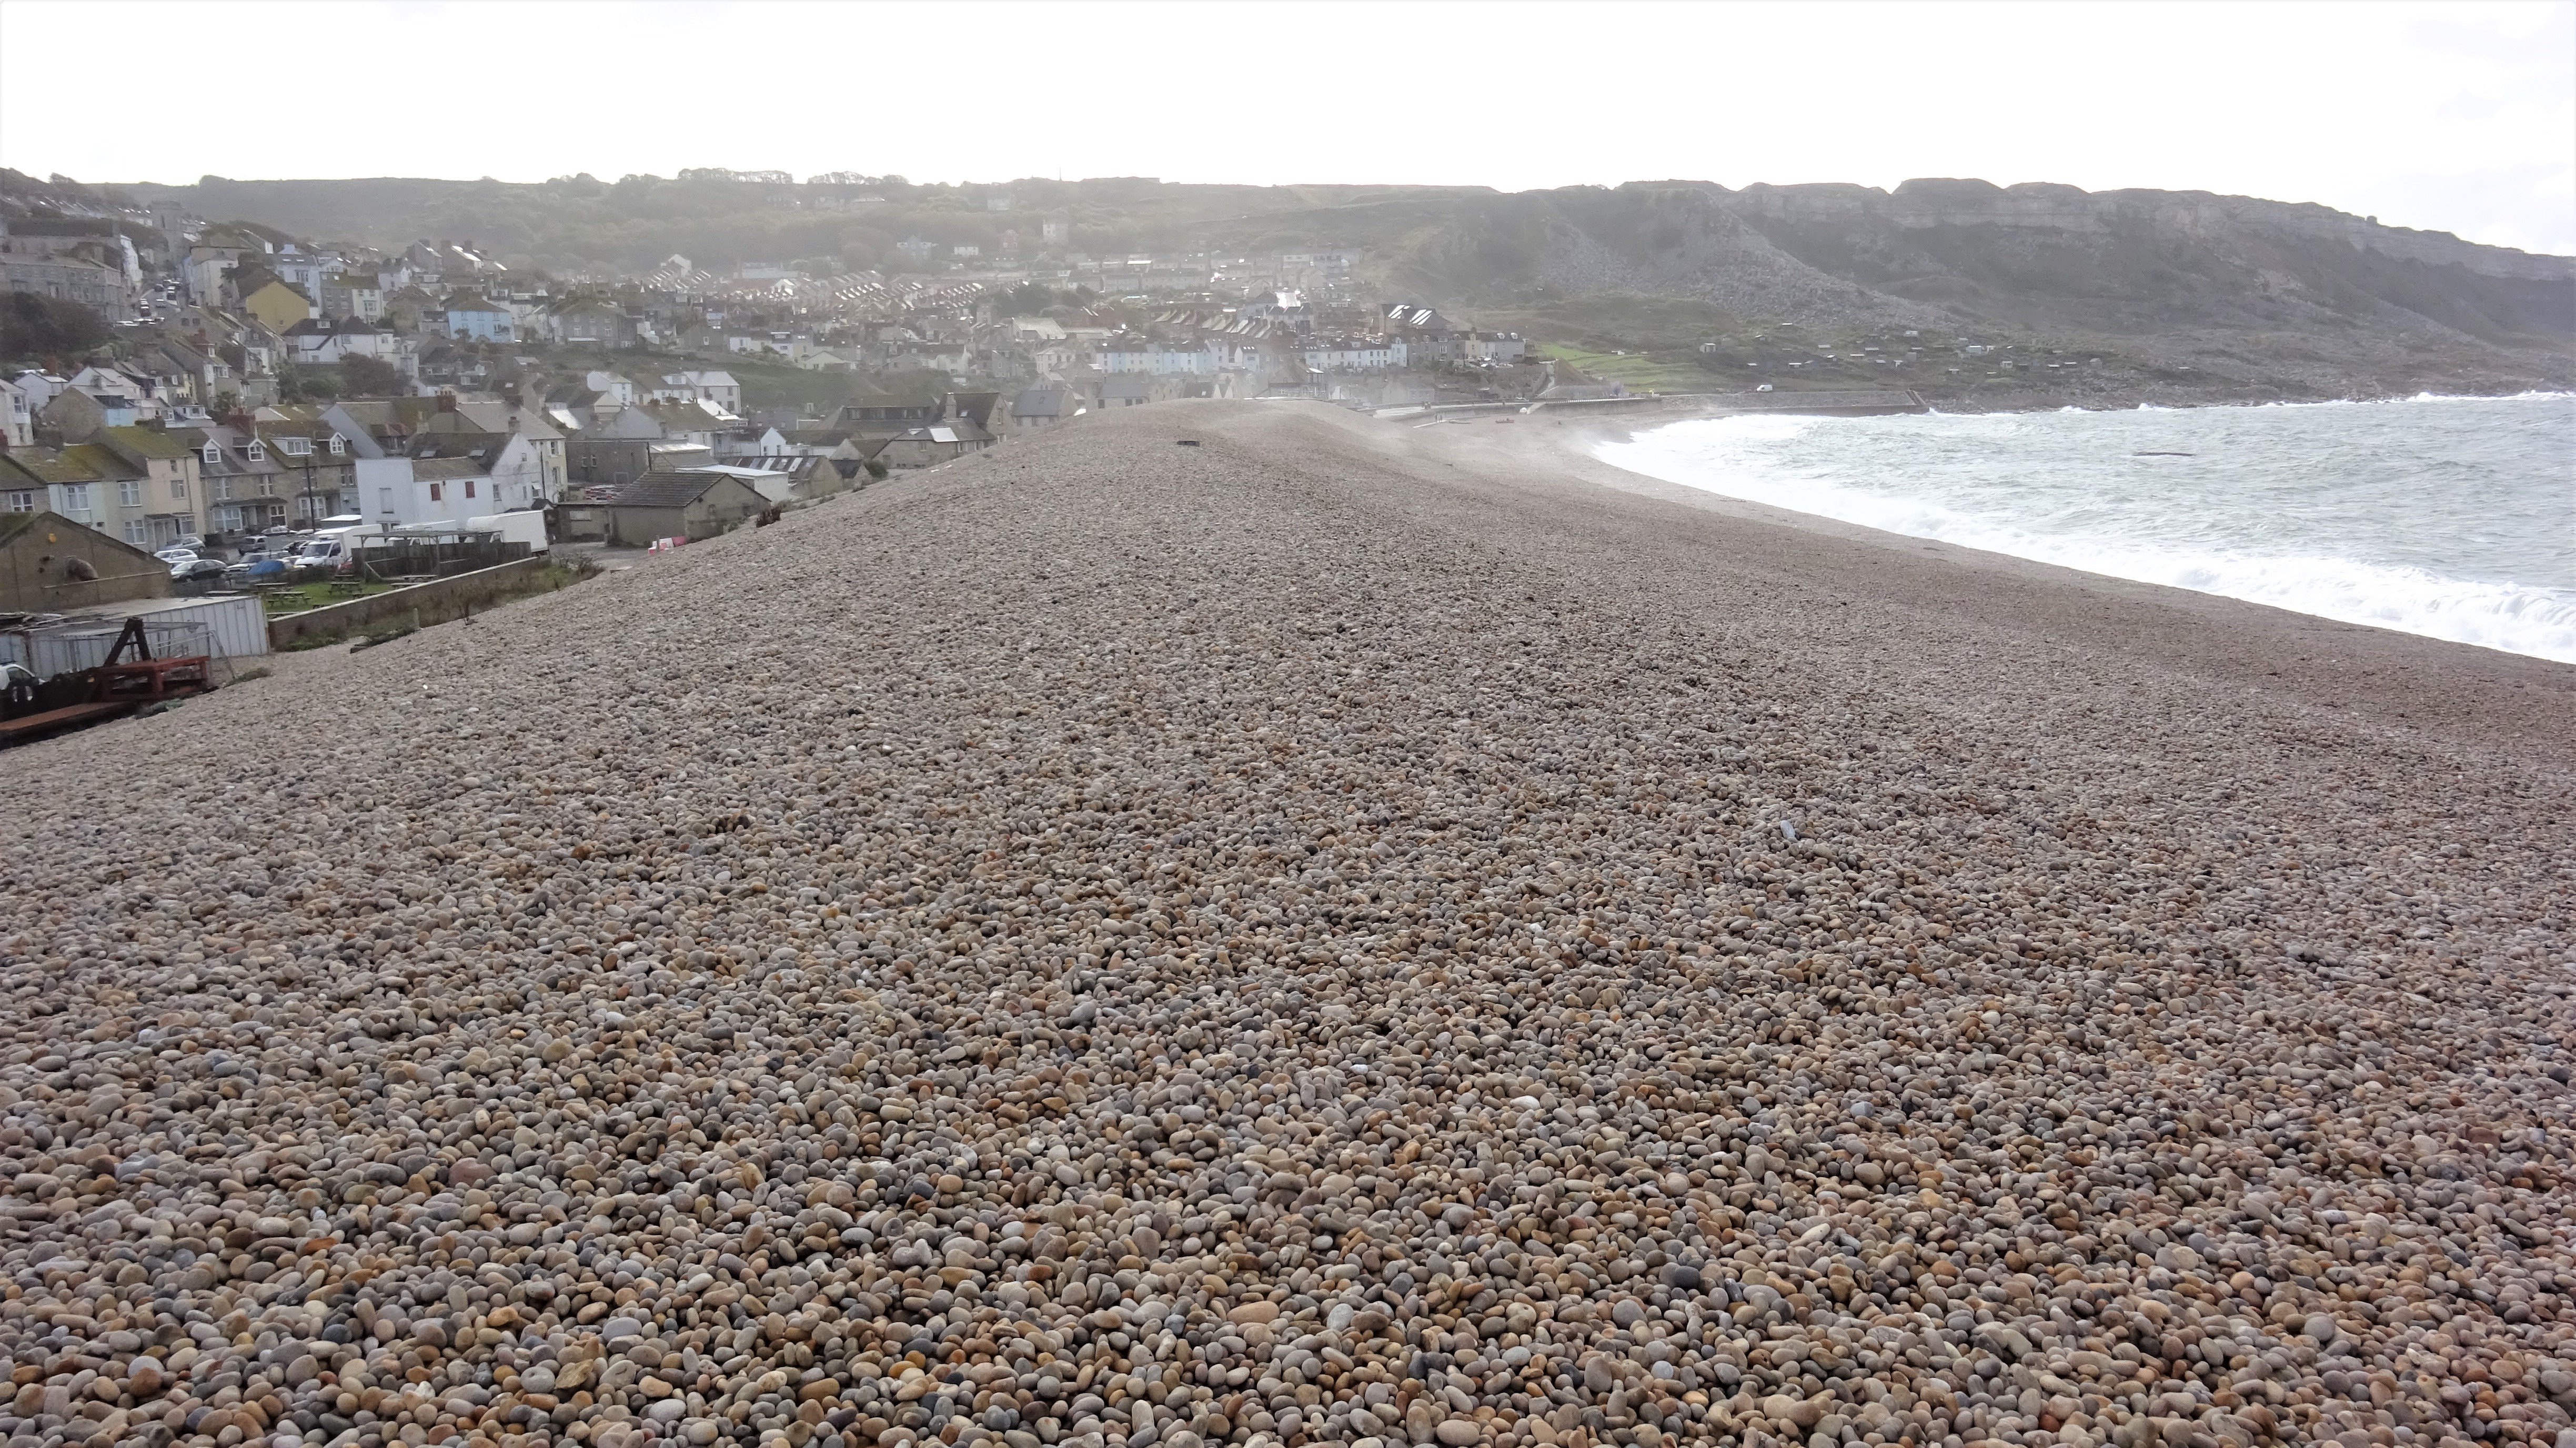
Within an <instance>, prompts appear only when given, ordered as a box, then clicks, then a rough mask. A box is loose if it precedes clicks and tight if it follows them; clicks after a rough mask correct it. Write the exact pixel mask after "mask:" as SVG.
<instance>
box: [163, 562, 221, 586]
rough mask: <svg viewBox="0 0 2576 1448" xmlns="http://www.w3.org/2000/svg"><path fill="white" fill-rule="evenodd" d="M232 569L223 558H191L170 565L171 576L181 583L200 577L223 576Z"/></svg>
mask: <svg viewBox="0 0 2576 1448" xmlns="http://www.w3.org/2000/svg"><path fill="white" fill-rule="evenodd" d="M229 571H231V570H230V569H229V568H227V567H226V565H225V564H224V562H223V561H222V560H221V559H216V558H190V559H186V560H184V561H182V562H178V563H174V564H172V565H170V576H171V578H173V579H175V580H177V581H178V582H181V583H188V582H193V581H194V580H196V579H200V578H221V577H223V576H224V574H226V573H227V572H229Z"/></svg>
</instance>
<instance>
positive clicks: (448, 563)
mask: <svg viewBox="0 0 2576 1448" xmlns="http://www.w3.org/2000/svg"><path fill="white" fill-rule="evenodd" d="M528 553H529V545H528V544H525V543H503V542H500V541H499V540H497V539H494V540H486V541H480V542H458V543H421V542H414V541H411V540H403V541H400V542H396V543H394V544H392V545H390V546H387V547H381V548H379V547H373V546H369V547H364V548H360V549H359V550H358V551H357V554H356V559H357V571H358V576H359V577H360V578H363V579H365V580H367V581H368V582H370V583H398V582H401V581H402V580H404V579H407V578H452V577H455V576H457V575H459V574H465V573H474V572H478V571H480V570H482V569H486V568H498V567H500V566H501V565H503V564H505V563H516V562H518V561H519V560H520V559H522V558H525V557H527V556H528Z"/></svg>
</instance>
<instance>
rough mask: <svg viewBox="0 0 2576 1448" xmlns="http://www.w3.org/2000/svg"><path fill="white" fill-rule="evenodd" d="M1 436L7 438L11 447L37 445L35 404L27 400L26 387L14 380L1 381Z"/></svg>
mask: <svg viewBox="0 0 2576 1448" xmlns="http://www.w3.org/2000/svg"><path fill="white" fill-rule="evenodd" d="M0 438H6V439H7V440H8V443H9V446H11V447H32V446H34V445H35V441H36V408H35V404H33V403H31V402H29V401H28V400H27V393H26V391H25V389H23V388H21V387H19V386H18V384H16V383H14V382H0Z"/></svg>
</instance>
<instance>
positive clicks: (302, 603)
mask: <svg viewBox="0 0 2576 1448" xmlns="http://www.w3.org/2000/svg"><path fill="white" fill-rule="evenodd" d="M393 588H394V585H393V584H390V583H366V582H359V583H340V584H332V583H319V582H317V583H299V584H296V585H295V586H294V587H292V588H276V589H270V590H267V591H265V592H263V593H261V594H260V600H259V601H260V607H262V608H265V609H267V610H268V611H269V612H270V613H272V614H280V613H302V612H304V611H305V610H306V609H309V608H321V607H324V606H325V605H328V604H334V603H347V602H348V601H349V600H350V599H353V598H365V597H366V596H367V595H369V594H371V593H390V592H392V591H393Z"/></svg>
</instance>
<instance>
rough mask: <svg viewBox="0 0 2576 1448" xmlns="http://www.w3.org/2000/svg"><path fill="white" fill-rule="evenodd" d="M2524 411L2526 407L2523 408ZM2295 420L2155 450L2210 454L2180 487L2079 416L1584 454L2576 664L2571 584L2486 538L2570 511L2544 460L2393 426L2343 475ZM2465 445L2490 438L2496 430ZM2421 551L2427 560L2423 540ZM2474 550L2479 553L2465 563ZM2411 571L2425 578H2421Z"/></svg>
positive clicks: (1756, 433) (1860, 426)
mask: <svg viewBox="0 0 2576 1448" xmlns="http://www.w3.org/2000/svg"><path fill="white" fill-rule="evenodd" d="M2547 396H2564V395H2563V394H2557V395H2547ZM2476 400H2492V399H2476ZM2533 400H2541V399H2534V398H2526V399H2522V402H2523V403H2524V405H2525V406H2526V407H2527V406H2528V404H2529V403H2530V402H2531V401H2533ZM2317 405H2318V404H2299V406H2302V407H2315V406H2317ZM2389 405H2390V406H2394V407H2399V408H2402V407H2404V406H2405V405H2406V404H2403V403H2394V404H2389ZM2446 411H2447V409H2446ZM2124 415H2127V414H2105V415H2103V417H2104V418H2105V419H2107V418H2111V417H2118V416H2124ZM2238 415H2239V416H2240V417H2241V416H2243V415H2244V414H2243V412H2242V411H2239V412H2238ZM2275 415H2277V414H2275ZM2307 415H2308V416H2311V417H2315V418H2317V421H2316V422H2315V423H2309V424H2298V425H2297V426H2296V427H2295V428H2294V429H2293V432H2292V433H2291V434H2285V435H2282V436H2280V437H2278V438H2262V437H2257V436H2254V435H2252V434H2247V433H2245V432H2244V430H2243V428H2242V427H2241V426H2230V427H2229V429H2228V430H2227V431H2226V432H2225V433H2224V434H2223V435H2221V434H2212V435H2210V436H2209V437H2208V438H2206V439H2203V438H2201V437H2166V436H2159V437H2158V438H2156V439H2155V442H2156V443H2157V444H2159V445H2161V444H2163V443H2165V442H2168V441H2170V442H2172V443H2174V444H2175V445H2177V446H2180V447H2186V448H2187V447H2192V446H2201V447H2207V448H2213V449H2220V450H2223V451H2224V453H2225V456H2224V457H2219V458H2203V459H2201V460H2200V461H2198V462H2195V463H2190V464H2185V465H2184V466H2186V467H2194V468H2199V469H2201V470H2202V471H2201V472H2200V473H2198V474H2197V475H2195V476H2192V477H2188V478H2186V477H2183V476H2181V475H2172V474H2161V473H2160V474H2158V475H2156V476H2155V477H2153V478H2152V479H2148V478H2145V477H2144V476H2143V475H2138V474H2133V473H2121V472H2118V471H2116V469H2117V468H2119V467H2121V466H2122V465H2123V464H2124V463H2125V461H2126V460H2125V458H2115V457H2113V456H2111V453H2112V450H2113V449H2115V448H2117V449H2120V450H2122V451H2125V449H2126V448H2127V447H2128V446H2129V445H2131V443H2132V442H2133V441H2134V439H2133V438H2132V437H2131V435H2130V434H2127V433H2122V432H2117V431H2115V432H2113V433H2111V434H2108V435H2104V434H2101V433H2099V432H2098V431H2088V432H2087V433H2086V434H2085V435H2083V436H2080V437H2078V436H2074V435H2071V434H2070V433H2069V432H2068V431H2067V429H2069V428H2073V427H2088V428H2089V427H2090V426H2091V424H2088V423H2086V422H2084V421H2082V420H2079V419H2063V420H2061V419H2060V418H2058V417H2056V416H2053V415H2048V414H2040V415H2037V416H2033V415H2028V414H1994V413H1987V414H1971V415H1966V416H1944V417H1925V416H1920V415H1917V416H1910V417H1888V418H1824V417H1802V418H1791V417H1779V416H1769V415H1752V416H1739V417H1732V418H1723V419H1709V420H1700V421H1692V422H1684V423H1678V424H1674V425H1672V426H1670V427H1666V428H1660V429H1656V430H1654V431H1652V432H1648V433H1645V434H1641V435H1639V436H1637V437H1635V438H1633V439H1631V440H1628V441H1625V442H1617V443H1606V444H1603V445H1601V446H1599V447H1598V448H1597V449H1596V450H1595V455H1596V456H1598V457H1599V458H1601V459H1602V460H1603V461H1605V462H1608V463H1611V464H1613V465H1615V466H1618V467H1622V468H1626V469H1628V470H1630V471H1633V472H1639V473H1644V474H1647V475H1649V476H1653V477H1658V478H1663V479H1665V480H1666V481H1669V482H1675V483H1680V484H1683V485H1685V486H1689V487H1695V488H1700V489H1703V490H1706V491H1709V492H1715V493H1720V494H1723V495H1725V496H1728V497H1735V498H1742V499H1745V500H1747V501H1750V502H1757V503H1764V504H1768V505H1770V506H1773V507H1778V508H1783V509H1787V510H1790V511H1793V512H1803V513H1810V514H1815V515H1819V516H1823V517H1828V518H1833V519H1837V520H1839V521H1842V522H1846V523H1853V524H1858V525H1860V526H1862V527H1867V528H1875V529H1879V530H1881V531H1884V532H1889V533H1897V534H1903V535H1905V536H1908V537H1916V538H1933V539H1939V540H1941V541H1943V542H1948V543H1955V544H1958V545H1961V546H1963V547H1970V548H1978V549H1983V550H1985V551H1988V552H1994V553H2003V554H2008V555H2011V556H2013V557H2017V558H2028V559H2031V560H2034V561H2037V562H2042V563H2051V564H2056V565H2058V566H2061V567H2066V568H2074V569H2080V570H2082V571H2085V572H2089V573H2098V574H2104V575H2108V576H2110V577H2115V578H2126V579H2132V580H2135V581H2137V582H2141V583H2153V584H2162V585H2165V586H2168V587H2174V588H2183V589H2189V590H2192V591H2194V592H2199V593H2209V594H2216V595H2220V596H2223V597H2228V598H2236V599H2242V600H2244V601H2246V602H2250V603H2260V604H2266V605H2269V606H2271V607H2275V608H2282V609H2288V610H2291V611H2294V612H2298V613H2305V614H2310V615H2313V616H2316V617H2320V618H2330V619H2335V620H2338V621H2341V622H2346V623H2354V624H2362V625H2367V626H2372V627H2379V628H2390V629H2397V630H2401V631H2404V632H2407V633H2414V634H2421V635H2424V636H2427V637H2431V638H2439V639H2447V640H2450V641H2452V642H2456V643H2465V644H2474V645H2478V646H2481V647H2485V648H2492V649H2500V650H2504V651H2506V652H2510V653H2518V654H2527V655H2532V656H2535V657H2539V658H2545V659H2553V660H2558V661H2561V662H2567V663H2576V587H2567V586H2563V584H2564V579H2563V578H2549V579H2544V580H2541V581H2537V582H2526V581H2521V580H2519V579H2514V578H2509V577H2506V576H2504V575H2505V574H2509V573H2511V572H2514V571H2517V565H2513V564H2510V563H2507V564H2504V565H2503V566H2501V567H2499V566H2498V562H2497V555H2496V554H2495V552H2494V550H2495V549H2497V548H2499V547H2506V546H2515V545H2512V544H2510V543H2509V542H2508V543H2507V544H2499V543H2498V542H2497V541H2496V540H2497V538H2498V537H2499V535H2512V534H2516V533H2532V534H2533V536H2541V535H2543V534H2545V533H2546V532H2547V530H2548V529H2549V528H2550V527H2551V523H2552V520H2557V521H2558V522H2559V523H2561V524H2562V525H2563V524H2564V522H2565V521H2566V520H2569V519H2576V506H2571V504H2576V499H2570V498H2569V496H2568V495H2567V494H2566V493H2564V492H2555V491H2552V490H2551V486H2552V485H2551V484H2550V483H2549V482H2548V481H2547V479H2548V478H2549V476H2550V475H2549V474H2548V473H2547V472H2546V471H2545V469H2546V468H2547V467H2548V466H2550V465H2549V464H2547V463H2546V462H2545V461H2544V462H2543V463H2542V468H2543V469H2544V471H2541V472H2538V473H2534V472H2533V471H2531V469H2530V467H2529V465H2528V463H2524V464H2517V465H2516V466H2517V468H2519V469H2520V470H2519V471H2509V472H2499V471H2498V468H2499V466H2500V464H2498V463H2497V462H2496V460H2495V459H2493V458H2492V457H2488V456H2485V455H2475V456H2477V457H2478V461H2477V463H2476V464H2475V466H2471V465H2470V464H2468V463H2466V462H2462V461H2460V460H2459V456H2458V455H2456V454H2453V453H2451V452H2449V451H2447V449H2448V448H2449V447H2451V446H2453V444H2452V443H2451V442H2448V441H2445V440H2444V436H2445V435H2433V434H2425V435H2420V436H2419V435H2414V434H2413V430H2412V429H2409V430H2408V431H2409V433H2410V446H2409V447H2408V448H2407V449H2406V462H2405V464H2404V466H2403V467H2402V468H2399V469H2395V470H2394V471H2391V472H2389V473H2388V474H2387V475H2386V476H2384V477H2374V478H2372V479H2369V480H2367V481H2365V482H2362V483H2356V482H2355V471H2354V468H2355V464H2354V462H2353V458H2352V456H2351V453H2352V450H2353V449H2355V448H2360V449H2362V450H2364V451H2367V452H2370V453H2371V454H2373V455H2374V456H2379V457H2382V458H2383V460H2384V457H2385V455H2386V453H2387V451H2388V449H2385V448H2383V447H2381V446H2380V445H2379V444H2380V443H2382V442H2384V441H2386V439H2384V438H2382V437H2380V436H2379V435H2378V434H2376V433H2370V434H2366V435H2365V434H2353V433H2352V432H2351V431H2350V429H2349V428H2347V427H2345V426H2343V425H2337V426H2335V427H2334V428H2332V429H2330V430H2327V431H2324V432H2320V431H2319V429H2320V428H2322V427H2323V426H2324V421H2323V417H2322V416H2320V415H2318V414H2315V413H2310V414H2307ZM2343 415H2345V416H2351V417H2354V418H2355V422H2354V424H2352V426H2354V427H2361V426H2364V424H2362V423H2361V422H2360V418H2361V417H2364V416H2368V417H2377V418H2383V419H2396V418H2400V417H2402V414H2397V413H2381V412H2379V411H2378V409H2377V407H2376V406H2375V405H2374V406H2372V407H2371V408H2370V411H2369V412H2367V413H2345V414H2343ZM2043 419H2044V420H2043ZM2211 422H2212V424H2213V425H2215V424H2216V422H2217V420H2216V419H2212V420H2211ZM2249 422H2250V419H2249ZM2156 425H2157V426H2158V427H2159V428H2170V427H2174V426H2197V425H2198V424H2195V423H2191V422H2188V421H2187V420H2180V419H2159V420H2158V422H2157V424H2156ZM2290 425H2291V424H2290V423H2289V421H2288V419H2286V418H2285V419H2284V420H2283V423H2282V424H2281V426H2284V427H2287V426H2290ZM2391 425H2392V424H2391V423H2388V422H2380V423H2372V424H2368V425H2367V426H2368V427H2369V428H2375V429H2382V430H2384V429H2386V428H2387V427H2389V426H2391ZM2460 425H2462V426H2465V425H2467V424H2465V422H2464V423H2463V424H2460ZM2267 430H2271V429H2269V425H2267ZM2472 431H2474V432H2475V433H2476V434H2477V435H2478V436H2479V437H2480V438H2481V439H2483V440H2484V441H2483V443H2482V444H2481V445H2484V446H2492V445H2493V442H2494V434H2493V431H2492V430H2491V429H2488V428H2485V427H2483V426H2480V427H2477V428H2473V429H2472ZM2456 434H2457V427H2452V428H2450V429H2449V435H2456ZM2552 436H2554V435H2553V434H2549V433H2546V432H2543V433H2539V434H2535V435H2534V438H2533V441H2535V442H2537V443H2541V444H2546V443H2547V442H2548V441H2549V440H2550V438H2551V437H2552ZM2175 461H2177V462H2179V461H2180V459H2176V460H2175ZM2128 466H2136V465H2135V464H2128ZM2149 466H2157V467H2161V466H2162V464H2161V463H2158V464H2151V465H2149ZM2536 478H2537V479H2539V480H2540V481H2538V482H2537V483H2536V482H2535V479H2536ZM2481 485H2482V486H2483V491H2480V490H2479V488H2480V486H2481ZM2559 486H2563V485H2559ZM2535 529H2536V530H2538V532H2537V533H2533V530H2535ZM2446 539H2448V540H2456V541H2454V542H2451V543H2447V544H2445V543H2444V540H2446ZM2428 540H2430V542H2432V543H2433V544H2437V545H2442V546H2435V547H2431V548H2428V546H2427V543H2428ZM2445 547H2447V548H2448V550H2449V552H2450V553H2451V554H2453V555H2457V554H2459V553H2460V551H2461V550H2462V549H2467V550H2468V551H2469V553H2470V554H2472V555H2474V556H2480V557H2484V558H2485V559H2486V566H2487V567H2489V568H2491V569H2494V570H2495V571H2494V572H2491V573H2489V575H2488V576H2487V577H2484V578H2480V577H2473V576H2461V575H2457V574H2453V573H2449V572H2445V571H2444V565H2443V563H2442V562H2441V555H2442V554H2443V553H2444V549H2445ZM2480 547H2484V548H2486V549H2488V550H2489V552H2488V553H2486V554H2477V553H2476V550H2477V549H2478V548H2480ZM2374 554H2376V555H2378V556H2372V555H2374ZM2511 556H2516V557H2523V558H2526V559H2532V558H2534V557H2535V556H2537V558H2538V561H2537V562H2532V563H2528V564H2527V565H2525V566H2531V567H2537V568H2543V569H2546V570H2547V571H2549V572H2552V573H2559V574H2563V573H2565V572H2566V560H2565V558H2564V557H2563V556H2557V555H2555V554H2549V553H2546V552H2544V553H2543V554H2540V555H2533V554H2531V553H2530V552H2529V551H2528V550H2527V549H2526V550H2524V551H2522V552H2518V553H2514V554H2512V555H2511ZM2427 561H2430V562H2432V564H2433V566H2430V567H2427V566H2422V564H2424V563H2425V562H2427ZM2470 571H2471V572H2474V571H2475V570H2474V569H2472V570H2470Z"/></svg>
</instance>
